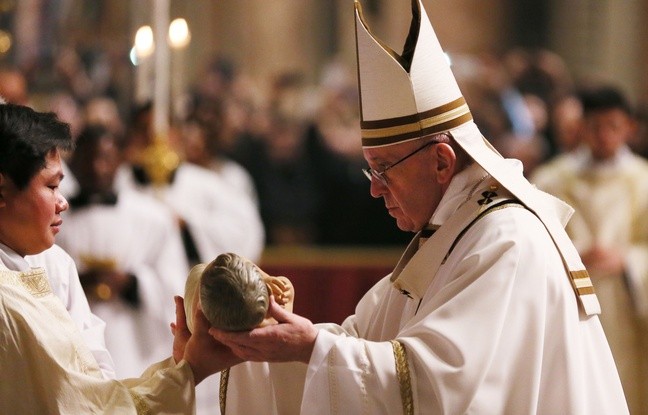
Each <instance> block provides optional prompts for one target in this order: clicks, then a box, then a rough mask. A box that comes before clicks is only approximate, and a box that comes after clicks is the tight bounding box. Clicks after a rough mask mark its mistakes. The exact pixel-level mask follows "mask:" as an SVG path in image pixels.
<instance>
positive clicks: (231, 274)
mask: <svg viewBox="0 0 648 415" xmlns="http://www.w3.org/2000/svg"><path fill="white" fill-rule="evenodd" d="M197 271H198V272H199V271H200V270H197ZM192 272H193V270H192ZM199 293H200V294H199V295H200V304H201V306H202V310H203V313H204V314H205V317H207V320H209V322H210V323H211V325H212V326H213V327H216V328H218V329H222V330H228V331H243V330H251V329H252V328H254V327H256V326H258V325H259V324H261V322H262V321H263V319H264V318H265V316H266V313H267V311H268V307H269V305H270V294H269V292H268V288H267V286H266V283H265V281H264V280H263V278H262V276H261V273H260V272H259V269H258V268H257V266H256V265H255V264H254V263H253V262H251V261H249V260H247V259H245V258H244V257H241V256H238V255H236V254H232V253H227V254H221V255H219V256H218V257H216V259H215V260H213V261H212V262H210V263H209V264H207V265H206V266H204V268H203V269H202V272H201V277H200V289H199ZM187 317H188V316H187Z"/></svg>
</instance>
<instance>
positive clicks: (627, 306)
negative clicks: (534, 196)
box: [532, 147, 648, 414]
mask: <svg viewBox="0 0 648 415" xmlns="http://www.w3.org/2000/svg"><path fill="white" fill-rule="evenodd" d="M532 179H533V182H534V183H536V184H537V186H538V187H539V188H541V189H544V190H545V191H547V192H549V193H552V194H554V195H556V196H557V197H559V198H561V199H563V200H565V201H566V202H567V203H569V204H570V205H572V207H574V208H575V209H576V212H575V213H574V217H573V218H572V220H571V221H570V222H569V224H568V225H567V228H566V229H567V233H568V234H569V236H570V237H571V239H572V240H573V241H574V245H575V246H576V247H577V248H578V250H579V251H580V252H585V251H587V250H589V249H590V248H591V247H592V245H594V244H596V245H598V246H600V247H604V248H605V247H614V248H615V249H618V250H621V252H622V254H623V260H624V264H625V269H624V272H623V273H622V274H617V275H607V274H605V273H603V272H602V271H601V270H597V269H590V270H589V272H590V275H591V277H592V280H593V281H594V284H595V287H596V289H597V293H598V297H599V299H600V301H601V307H602V311H603V312H602V315H601V323H602V324H603V328H604V330H605V332H606V334H607V337H608V340H609V342H610V348H611V349H612V353H613V355H614V357H615V360H616V363H617V366H618V368H619V374H620V375H621V382H622V384H623V388H624V390H625V392H626V396H627V398H628V404H629V406H630V410H631V413H637V414H643V413H648V162H647V161H646V160H645V159H643V158H641V157H639V156H636V155H634V154H632V153H631V152H630V151H629V149H628V148H625V147H624V148H622V150H621V151H619V153H618V154H617V155H616V156H615V157H614V158H612V159H610V160H607V161H605V162H598V163H597V162H594V161H593V160H592V157H591V154H590V152H589V150H587V149H586V148H581V149H579V150H578V151H577V152H575V153H573V154H566V155H561V156H559V157H558V158H556V159H554V160H553V161H551V162H549V163H547V164H545V165H543V166H541V167H539V168H538V169H537V170H536V171H535V173H534V175H533V177H532Z"/></svg>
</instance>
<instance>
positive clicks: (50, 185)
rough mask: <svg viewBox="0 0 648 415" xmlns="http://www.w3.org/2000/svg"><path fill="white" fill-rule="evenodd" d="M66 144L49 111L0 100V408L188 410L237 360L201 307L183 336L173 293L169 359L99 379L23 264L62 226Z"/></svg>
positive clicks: (40, 282)
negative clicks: (203, 385)
mask: <svg viewBox="0 0 648 415" xmlns="http://www.w3.org/2000/svg"><path fill="white" fill-rule="evenodd" d="M71 147H72V139H71V137H70V130H69V127H68V126H67V124H64V123H62V122H60V121H58V120H57V119H56V116H55V115H54V114H53V113H39V112H35V111H34V110H32V109H30V108H28V107H25V106H20V105H14V104H7V103H4V102H2V103H0V251H1V252H2V253H1V254H0V260H1V262H0V345H1V346H2V347H0V373H2V375H1V376H2V379H1V381H0V412H1V413H25V414H26V413H29V414H36V413H65V414H79V413H90V412H93V413H123V414H135V413H141V411H148V412H150V413H191V412H192V411H193V407H194V385H195V384H198V383H200V382H201V381H202V380H203V379H205V378H206V377H207V376H210V375H211V374H213V373H216V372H217V371H220V370H222V369H223V368H225V367H227V366H229V365H231V364H232V362H235V361H237V360H236V358H235V357H234V356H232V355H231V354H230V353H228V351H227V349H226V348H224V347H222V345H220V344H218V343H217V342H215V341H214V340H213V339H212V338H211V337H210V336H209V335H208V334H207V329H208V323H207V322H206V319H205V318H204V315H203V314H202V313H201V312H200V311H199V310H197V311H196V314H195V315H194V320H195V322H196V323H197V324H196V329H195V330H194V332H193V334H190V333H189V332H188V331H187V330H185V329H184V328H183V325H184V318H185V316H184V309H183V304H182V300H181V299H180V298H177V299H176V312H177V316H178V317H177V321H176V323H174V324H173V325H172V331H173V332H174V334H175V338H174V342H173V348H172V357H169V358H168V359H165V360H164V361H162V362H159V363H157V364H154V365H152V366H150V367H149V368H148V369H147V371H146V372H145V373H143V374H142V376H141V377H140V378H137V379H128V380H121V381H115V380H109V379H105V378H104V377H103V375H102V371H101V369H100V367H99V365H98V363H97V361H96V360H95V358H94V357H93V355H92V353H91V351H90V349H89V348H88V346H87V345H86V344H85V342H84V339H83V337H82V334H81V333H80V332H79V330H78V328H77V326H76V325H75V323H74V322H73V321H72V318H71V317H70V314H69V313H68V312H67V310H66V309H65V306H64V304H63V303H62V302H61V300H60V299H59V298H58V297H57V296H55V295H54V294H53V293H52V288H51V286H50V284H49V281H48V278H47V276H46V271H45V270H44V269H42V268H31V267H30V266H29V265H28V264H25V257H26V256H28V255H37V254H40V253H42V252H44V251H46V250H48V249H49V248H51V247H52V246H53V244H54V240H55V236H56V234H58V232H59V231H60V227H61V224H62V222H63V221H62V218H61V214H62V212H64V211H65V210H66V209H67V207H68V204H67V201H66V199H65V198H64V197H63V196H61V194H60V193H59V191H58V186H59V184H60V182H61V180H62V179H63V174H62V169H61V154H60V152H61V151H63V150H70V149H71ZM214 352H218V353H216V354H214ZM226 356H229V358H227V357H226ZM228 359H230V361H228Z"/></svg>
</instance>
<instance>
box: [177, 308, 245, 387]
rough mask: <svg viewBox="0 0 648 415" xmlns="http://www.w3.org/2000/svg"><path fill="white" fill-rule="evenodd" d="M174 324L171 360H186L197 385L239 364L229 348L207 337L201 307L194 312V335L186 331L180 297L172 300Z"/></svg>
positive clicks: (207, 332) (207, 326)
mask: <svg viewBox="0 0 648 415" xmlns="http://www.w3.org/2000/svg"><path fill="white" fill-rule="evenodd" d="M175 304H176V322H175V324H173V323H172V324H171V332H172V333H173V336H174V338H173V358H174V359H175V361H176V362H179V361H180V360H183V359H184V360H186V361H187V363H189V366H190V367H191V370H192V371H193V374H194V380H195V382H196V385H197V384H199V383H200V382H201V381H202V380H203V379H205V378H206V377H208V376H210V375H213V374H214V373H216V372H220V371H222V370H224V369H227V368H229V367H231V366H234V365H236V364H238V363H240V362H241V361H242V360H241V359H240V358H239V357H237V356H236V355H235V354H234V353H233V352H232V351H231V350H230V349H229V348H228V347H226V346H225V345H223V344H222V343H220V342H218V341H216V340H214V338H213V337H212V336H210V335H209V321H207V318H206V317H205V315H204V314H203V312H202V310H201V309H200V307H196V309H195V310H194V319H193V321H194V332H193V333H191V332H190V331H189V329H188V328H187V321H186V317H185V312H184V301H183V299H182V297H178V296H176V297H175Z"/></svg>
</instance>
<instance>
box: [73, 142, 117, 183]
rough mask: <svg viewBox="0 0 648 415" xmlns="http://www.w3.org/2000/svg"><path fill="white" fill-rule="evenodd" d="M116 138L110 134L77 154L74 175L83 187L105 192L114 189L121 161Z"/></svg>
mask: <svg viewBox="0 0 648 415" xmlns="http://www.w3.org/2000/svg"><path fill="white" fill-rule="evenodd" d="M120 157H121V155H120V153H119V149H118V147H117V143H116V142H115V139H114V138H113V137H112V136H110V135H109V134H106V135H104V136H103V137H101V138H99V140H97V141H96V143H95V145H93V146H89V147H86V154H77V157H76V158H75V159H76V160H75V163H74V166H72V167H73V169H74V175H75V177H76V178H77V180H78V181H79V184H80V185H81V188H82V189H83V190H84V191H88V192H98V193H105V192H110V191H112V189H113V182H114V179H115V175H116V174H117V169H118V168H119V164H120V162H121V159H120Z"/></svg>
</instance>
